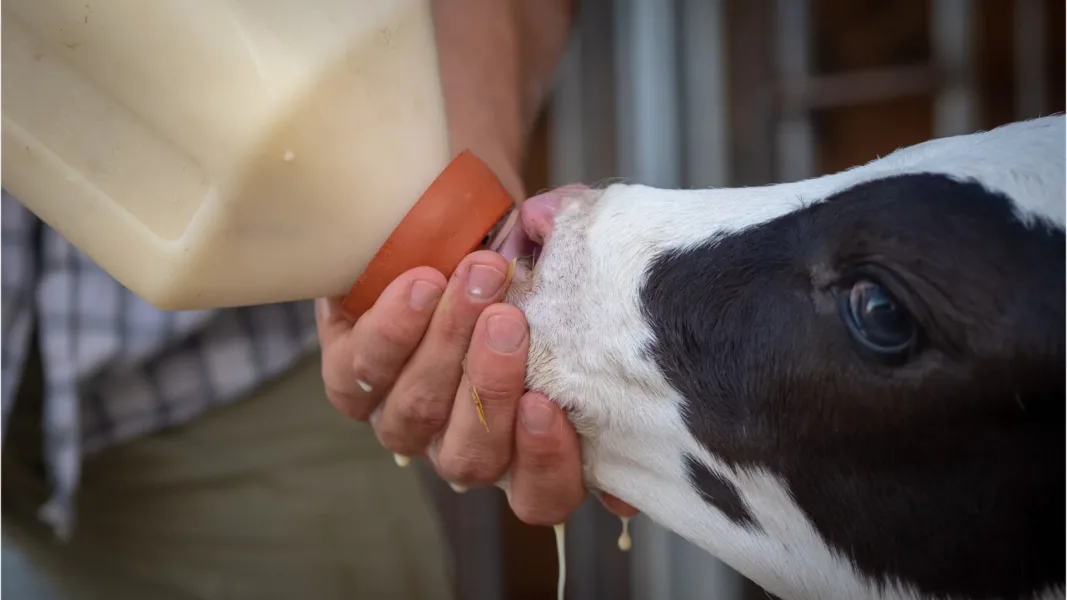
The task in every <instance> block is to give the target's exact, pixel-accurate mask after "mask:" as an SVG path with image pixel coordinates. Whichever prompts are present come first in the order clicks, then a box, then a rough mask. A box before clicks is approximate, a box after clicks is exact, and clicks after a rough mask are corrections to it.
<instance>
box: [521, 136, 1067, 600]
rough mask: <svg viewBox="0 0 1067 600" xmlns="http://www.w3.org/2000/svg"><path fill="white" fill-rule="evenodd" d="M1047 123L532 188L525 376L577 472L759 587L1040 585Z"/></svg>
mask: <svg viewBox="0 0 1067 600" xmlns="http://www.w3.org/2000/svg"><path fill="white" fill-rule="evenodd" d="M1065 133H1067V132H1065V128H1064V118H1063V116H1062V115H1061V116H1055V117H1049V118H1044V119H1038V120H1033V121H1027V122H1022V123H1016V124H1013V125H1009V126H1006V127H1002V128H999V129H996V130H993V131H989V132H984V133H977V134H974V135H968V136H961V137H953V138H946V139H940V140H934V141H930V142H927V143H924V144H920V145H918V146H914V147H911V148H906V149H903V150H900V151H897V152H895V153H893V154H891V155H889V156H887V157H884V158H881V159H879V160H876V161H874V162H872V163H869V164H867V165H864V166H861V167H858V168H855V169H851V170H848V171H845V172H842V173H838V174H835V175H830V176H826V177H820V178H817V179H812V180H808V181H801V182H797V183H788V184H783V185H774V186H767V187H756V188H742V189H708V190H661V189H652V188H649V187H644V186H640V185H622V184H616V185H611V186H609V187H607V188H605V189H588V188H584V187H580V186H570V187H566V188H561V189H559V190H556V191H554V192H550V193H548V194H544V195H542V196H539V197H537V198H534V199H532V200H530V201H528V203H527V204H526V205H525V207H524V209H523V222H524V226H525V228H526V229H527V231H528V232H530V233H531V235H533V236H536V237H539V238H540V239H543V240H544V244H545V245H544V248H543V250H542V252H541V254H540V256H539V258H538V259H537V262H536V266H535V268H534V269H533V270H532V272H529V271H527V272H520V273H519V276H518V278H517V281H516V283H515V284H514V285H513V288H512V292H511V293H510V294H509V300H510V301H511V302H514V303H515V304H517V305H519V306H520V307H521V308H522V309H523V310H524V311H525V313H526V315H527V317H528V319H529V322H530V326H531V339H532V347H531V352H530V360H529V371H528V379H529V385H530V387H531V389H535V390H539V391H543V392H545V393H547V394H548V395H549V396H551V397H552V398H554V399H556V400H557V401H559V402H560V403H561V404H562V405H564V406H565V407H566V408H567V409H569V410H570V414H571V415H572V417H573V420H574V422H575V425H576V426H577V427H578V429H579V431H580V433H582V435H583V437H584V447H583V452H584V460H585V462H586V477H587V479H588V482H589V484H590V485H591V486H593V487H595V488H597V489H600V490H604V491H606V492H610V493H611V494H614V495H616V496H618V497H620V498H621V499H623V500H625V501H627V502H629V503H630V504H632V505H633V506H635V507H636V508H638V509H640V510H641V511H643V512H644V513H646V514H647V515H649V516H650V517H651V518H652V519H654V520H655V521H657V522H659V523H660V524H662V525H664V526H665V527H667V528H669V529H671V530H673V531H675V532H678V533H679V534H681V535H683V536H685V537H686V538H688V539H690V540H691V541H693V542H694V543H696V544H698V545H699V546H701V547H703V548H704V549H706V550H707V551H708V552H710V553H712V554H714V555H716V556H717V557H719V558H721V559H722V560H724V561H725V562H726V563H728V564H730V565H732V566H733V567H734V568H736V569H737V570H738V571H740V572H741V573H743V574H744V575H746V576H748V577H749V578H751V579H752V580H754V581H755V582H757V583H758V584H760V585H762V586H763V587H765V588H766V589H767V590H768V591H769V592H771V593H773V594H776V595H778V596H781V597H783V598H801V599H807V598H828V599H852V598H916V599H918V598H1031V597H1060V598H1062V597H1063V589H1064V539H1065V538H1064V531H1065V520H1064V514H1065V509H1064V467H1065V465H1064V448H1065V442H1064V431H1065V425H1064V422H1065V421H1064V418H1065V414H1064V404H1065V355H1064V339H1065V324H1064V314H1065V299H1064V288H1065V272H1067V269H1065V261H1064V254H1065V244H1064V205H1065V192H1064V176H1065V172H1064V160H1065V155H1064V145H1065Z"/></svg>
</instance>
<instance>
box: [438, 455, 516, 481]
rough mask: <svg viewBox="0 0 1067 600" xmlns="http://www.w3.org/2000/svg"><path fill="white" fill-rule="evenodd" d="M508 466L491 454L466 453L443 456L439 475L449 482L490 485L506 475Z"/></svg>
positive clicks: (439, 463) (440, 460)
mask: <svg viewBox="0 0 1067 600" xmlns="http://www.w3.org/2000/svg"><path fill="white" fill-rule="evenodd" d="M506 468H507V464H506V463H505V462H504V461H503V460H501V459H497V458H496V457H494V456H493V455H492V454H490V453H478V452H464V453H448V454H441V455H440V456H439V457H438V474H439V475H441V477H444V478H445V479H448V480H449V481H454V482H458V483H463V484H468V485H488V484H491V483H494V482H496V481H497V480H499V479H500V477H501V476H503V475H504V471H505V470H506Z"/></svg>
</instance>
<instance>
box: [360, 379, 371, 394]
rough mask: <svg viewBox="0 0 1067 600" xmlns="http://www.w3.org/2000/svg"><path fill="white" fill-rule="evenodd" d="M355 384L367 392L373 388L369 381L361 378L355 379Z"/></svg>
mask: <svg viewBox="0 0 1067 600" xmlns="http://www.w3.org/2000/svg"><path fill="white" fill-rule="evenodd" d="M356 385H358V386H359V389H361V390H363V391H364V392H366V393H368V394H369V393H370V392H371V390H373V389H374V388H372V387H371V386H370V384H369V383H367V382H366V381H363V380H362V379H357V380H356Z"/></svg>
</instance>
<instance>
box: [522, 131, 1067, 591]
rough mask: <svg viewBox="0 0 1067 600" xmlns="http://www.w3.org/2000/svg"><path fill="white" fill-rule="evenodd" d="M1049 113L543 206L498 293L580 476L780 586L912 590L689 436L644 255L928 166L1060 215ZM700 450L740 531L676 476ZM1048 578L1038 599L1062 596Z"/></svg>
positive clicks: (1060, 156) (780, 491)
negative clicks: (568, 425) (828, 537)
mask: <svg viewBox="0 0 1067 600" xmlns="http://www.w3.org/2000/svg"><path fill="white" fill-rule="evenodd" d="M1064 139H1065V128H1064V118H1063V116H1055V117H1048V118H1044V119H1038V120H1033V121H1027V122H1022V123H1017V124H1013V125H1009V126H1005V127H1001V128H999V129H996V130H993V131H989V132H985V133H978V134H973V135H968V136H960V137H953V138H946V139H940V140H933V141H930V142H926V143H924V144H920V145H917V146H913V147H910V148H906V149H902V150H899V151H897V152H894V153H893V154H891V155H889V156H886V157H884V158H881V159H879V160H876V161H873V162H871V163H868V164H866V165H863V166H861V167H857V168H854V169H850V170H847V171H844V172H841V173H837V174H834V175H830V176H826V177H820V178H816V179H810V180H806V181H801V182H796V183H787V184H781V185H773V186H765V187H752V188H741V189H707V190H660V189H653V188H650V187H646V186H640V185H625V184H616V185H612V186H610V187H608V188H606V189H604V190H589V191H585V192H579V193H576V194H575V196H574V197H573V198H570V199H568V200H566V201H565V202H564V205H563V206H562V207H561V209H560V210H559V212H558V213H557V215H556V219H555V225H554V227H553V230H552V234H551V238H550V241H549V244H548V245H547V246H546V248H545V252H544V254H543V255H542V256H541V258H540V261H539V264H538V265H537V268H536V272H535V277H534V278H532V280H531V282H530V285H526V286H519V287H517V288H516V289H515V290H514V291H513V293H512V294H511V295H510V297H509V299H510V300H511V301H513V302H515V303H516V304H518V305H519V306H520V307H521V308H522V309H523V310H524V312H525V313H526V315H527V318H528V320H529V323H530V327H531V343H532V345H531V353H530V362H529V369H528V379H529V381H528V383H529V386H530V388H531V389H534V390H538V391H542V392H544V393H546V394H547V395H549V396H550V397H552V398H553V399H555V400H556V401H558V402H560V403H561V404H562V405H563V406H564V407H566V408H568V409H570V410H572V411H573V414H574V419H575V425H576V426H577V427H578V429H579V432H580V433H581V434H582V435H583V444H584V445H583V453H584V454H583V457H584V460H585V462H586V477H587V480H588V482H589V484H590V485H591V486H592V487H595V488H597V489H601V490H603V491H606V492H609V493H612V494H614V495H616V496H618V497H620V498H622V499H623V500H625V501H627V502H629V503H630V504H632V505H634V506H635V507H636V508H638V509H639V510H641V511H642V512H644V513H645V514H647V515H648V516H649V517H651V518H652V519H653V520H655V521H656V522H658V523H660V524H661V525H663V526H665V527H667V528H669V529H671V530H673V531H675V532H677V533H679V534H681V535H683V536H685V537H686V538H688V539H690V540H691V541H692V542H694V543H695V544H697V545H699V546H700V547H702V548H704V549H705V550H707V551H708V552H710V553H712V554H714V555H715V556H717V557H719V558H720V559H722V560H723V561H725V562H726V563H728V564H730V565H731V566H733V567H734V568H735V569H737V570H738V571H739V572H741V573H742V574H744V575H746V576H747V577H749V578H751V579H753V580H754V581H756V582H757V583H758V584H760V585H761V586H763V587H765V588H766V589H767V590H768V591H770V592H772V593H774V594H776V595H779V596H781V597H783V598H857V599H858V598H909V599H911V598H916V599H917V598H920V595H919V594H918V593H917V592H916V591H915V590H913V589H910V588H909V587H908V586H907V585H906V584H903V583H900V582H889V583H888V584H887V585H884V586H883V585H881V582H874V581H870V580H868V579H867V578H865V577H864V576H862V575H861V574H860V573H859V572H858V571H856V570H855V569H854V568H853V567H852V565H851V564H850V563H849V561H848V560H847V559H846V558H844V557H842V556H840V555H838V554H836V553H835V552H834V551H833V550H832V549H831V548H830V547H829V546H828V545H827V544H826V543H825V542H824V541H823V540H822V539H821V537H820V535H819V534H818V532H817V531H816V530H815V528H814V527H813V526H812V524H811V523H810V522H809V521H808V520H807V519H806V517H805V516H804V514H803V513H802V511H801V510H800V509H799V507H797V505H796V504H795V503H794V502H793V500H792V497H791V494H790V492H789V490H788V489H787V487H786V485H785V484H784V482H782V481H781V480H779V479H778V478H777V477H776V476H775V475H773V474H771V473H767V472H763V471H742V472H734V471H733V470H731V469H730V468H727V467H726V466H725V465H724V464H723V463H722V461H720V460H719V459H717V458H716V457H715V456H712V455H711V454H709V453H708V452H707V451H706V450H705V449H704V448H703V447H702V446H701V444H699V443H698V442H697V441H696V440H695V439H694V438H693V437H692V436H691V435H690V434H689V432H688V430H687V428H686V427H685V424H684V421H683V418H682V414H681V410H682V408H681V407H682V406H683V401H682V398H681V397H679V395H678V394H677V392H675V391H674V390H673V389H672V388H671V387H670V386H669V385H668V383H667V382H666V381H665V380H664V378H663V375H662V374H661V373H660V372H659V371H658V369H657V368H656V366H655V365H654V364H653V363H652V362H651V361H650V360H649V359H648V358H647V357H646V356H645V355H644V351H645V349H646V348H647V346H648V344H649V343H650V342H651V341H652V332H651V331H650V330H649V328H648V326H647V324H646V322H645V318H644V316H643V314H642V309H641V306H640V299H639V290H640V286H641V284H642V282H643V280H644V275H645V272H646V269H647V268H648V266H649V265H650V264H651V263H652V261H653V260H654V259H655V258H656V257H658V256H660V255H661V254H663V253H664V252H668V251H672V250H682V249H686V248H688V247H692V246H695V245H698V244H701V243H704V242H706V241H708V239H709V238H710V237H713V236H715V235H720V234H724V233H730V232H736V231H739V230H743V229H745V228H747V227H752V226H756V225H759V224H761V223H765V222H767V221H769V220H771V219H774V218H776V217H779V216H781V215H784V214H787V213H789V212H792V211H795V210H797V209H800V208H802V207H804V206H806V205H811V204H813V203H817V202H820V201H822V200H823V199H825V198H827V197H828V196H830V195H832V194H834V193H836V192H839V191H842V190H844V189H846V188H848V187H851V186H854V185H856V184H858V183H861V182H864V181H869V180H872V179H878V178H882V177H886V176H891V175H897V174H906V173H917V172H928V173H938V174H944V175H948V176H951V177H953V178H958V179H960V180H973V181H977V182H979V183H981V184H982V185H985V186H987V187H988V188H989V189H991V190H996V191H999V192H1002V193H1004V194H1005V195H1007V196H1008V197H1009V198H1012V199H1013V201H1014V202H1015V204H1016V208H1017V210H1018V214H1019V216H1020V218H1021V219H1022V220H1023V221H1024V222H1027V223H1032V222H1034V221H1035V220H1037V219H1041V220H1043V221H1044V222H1045V223H1047V224H1050V225H1052V226H1054V227H1057V228H1060V229H1062V228H1063V227H1064V199H1065V189H1064V177H1065V171H1064V161H1065V157H1064ZM685 454H690V455H692V456H695V457H698V458H699V459H700V460H701V461H703V463H704V464H705V465H706V466H707V467H708V468H709V469H711V470H712V471H713V472H715V473H717V474H719V475H721V476H722V477H724V478H725V479H727V480H728V481H730V482H732V483H733V484H734V485H735V486H736V487H737V489H738V490H740V493H741V496H742V498H743V499H744V500H745V502H746V503H747V504H748V507H749V509H750V510H751V512H752V514H753V515H754V516H755V518H756V520H757V521H758V522H759V523H760V524H761V526H762V531H760V532H753V531H749V530H745V529H742V528H741V527H739V526H737V525H736V524H734V523H733V522H732V521H731V520H730V519H728V518H727V517H726V516H725V515H723V514H722V513H720V512H718V511H717V510H715V509H714V508H712V507H711V506H709V505H708V504H707V503H706V502H704V501H703V500H702V499H701V498H700V497H699V495H698V494H697V492H696V491H695V490H694V489H693V488H692V486H691V485H690V483H689V481H688V479H687V477H686V474H685V473H684V472H683V469H684V460H683V456H684V455H685ZM1062 593H1063V592H1062V590H1053V591H1050V592H1049V594H1048V595H1049V596H1050V597H1051V596H1053V595H1057V594H1058V596H1059V597H1062Z"/></svg>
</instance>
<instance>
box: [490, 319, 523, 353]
mask: <svg viewBox="0 0 1067 600" xmlns="http://www.w3.org/2000/svg"><path fill="white" fill-rule="evenodd" d="M485 328H486V334H487V335H488V336H489V345H490V346H492V347H494V348H496V349H497V350H499V351H500V352H504V353H511V352H514V351H515V350H517V349H518V348H519V344H521V343H522V340H523V338H525V337H526V326H525V325H523V324H522V323H520V322H519V321H517V320H515V319H512V318H511V317H505V316H503V315H493V316H491V317H489V320H488V321H487V322H486V324H485Z"/></svg>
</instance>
